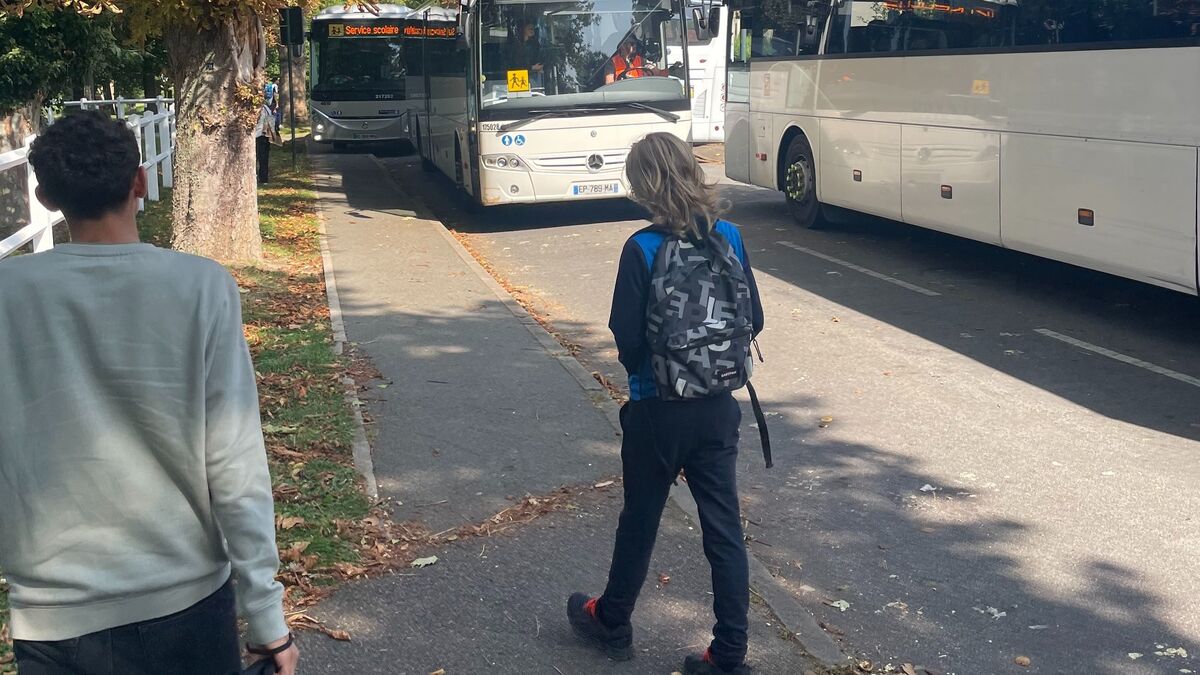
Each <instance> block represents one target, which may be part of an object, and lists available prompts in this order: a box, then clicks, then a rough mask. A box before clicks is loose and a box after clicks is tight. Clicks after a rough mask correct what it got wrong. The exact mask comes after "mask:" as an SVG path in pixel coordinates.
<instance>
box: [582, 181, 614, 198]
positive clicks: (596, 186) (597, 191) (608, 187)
mask: <svg viewBox="0 0 1200 675" xmlns="http://www.w3.org/2000/svg"><path fill="white" fill-rule="evenodd" d="M571 194H576V195H616V194H621V183H620V182H619V181H614V182H612V183H584V184H582V185H572V186H571Z"/></svg>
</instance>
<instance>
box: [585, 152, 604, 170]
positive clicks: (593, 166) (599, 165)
mask: <svg viewBox="0 0 1200 675" xmlns="http://www.w3.org/2000/svg"><path fill="white" fill-rule="evenodd" d="M587 168H588V171H591V172H592V173H596V172H597V171H599V170H600V169H603V168H604V158H603V157H601V156H600V155H589V156H588V158H587Z"/></svg>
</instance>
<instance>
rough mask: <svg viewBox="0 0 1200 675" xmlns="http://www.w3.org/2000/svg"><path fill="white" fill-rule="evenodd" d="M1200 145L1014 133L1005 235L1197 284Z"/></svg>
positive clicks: (1142, 275)
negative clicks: (1199, 165) (1198, 148)
mask: <svg viewBox="0 0 1200 675" xmlns="http://www.w3.org/2000/svg"><path fill="white" fill-rule="evenodd" d="M1196 161H1197V157H1196V148H1194V147H1192V148H1189V147H1182V146H1176V145H1161V144H1152V143H1128V142H1123V141H1098V140H1091V139H1083V138H1064V137H1053V136H1038V135H1033V134H1004V135H1003V137H1002V139H1001V150H1000V184H1001V194H1000V205H1001V211H1000V213H1001V221H1000V225H1001V235H1002V238H1003V240H1004V245H1005V246H1007V247H1009V248H1013V249H1017V250H1021V251H1025V252H1028V253H1034V254H1037V255H1042V256H1046V257H1048V258H1055V259H1057V260H1062V261H1065V262H1069V263H1075V264H1078V265H1083V266H1085V267H1093V268H1095V269H1099V270H1103V271H1105V272H1109V273H1111V274H1119V275H1121V276H1125V277H1130V278H1133V279H1138V280H1140V281H1145V282H1148V283H1152V284H1156V285H1158V286H1164V287H1166V288H1173V289H1175V290H1180V291H1186V292H1190V293H1195V292H1196V204H1197V197H1196V190H1197V182H1196Z"/></svg>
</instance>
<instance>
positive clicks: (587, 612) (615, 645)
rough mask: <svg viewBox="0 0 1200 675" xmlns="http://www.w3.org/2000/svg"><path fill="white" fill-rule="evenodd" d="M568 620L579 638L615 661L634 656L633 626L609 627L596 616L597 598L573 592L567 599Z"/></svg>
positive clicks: (625, 659) (626, 659)
mask: <svg viewBox="0 0 1200 675" xmlns="http://www.w3.org/2000/svg"><path fill="white" fill-rule="evenodd" d="M567 620H569V621H570V622H571V629H572V630H574V631H575V634H576V635H578V636H579V639H581V640H583V641H584V642H587V643H589V644H591V645H593V646H595V647H599V648H600V650H601V651H603V652H604V655H605V656H607V657H608V658H610V659H612V660H613V661H628V660H629V659H632V658H633V627H632V626H628V625H627V626H623V627H621V628H609V627H607V626H605V625H604V624H602V623H600V619H599V618H598V617H597V616H596V598H589V597H588V596H586V595H584V594H583V593H572V594H571V597H570V599H568V600H567Z"/></svg>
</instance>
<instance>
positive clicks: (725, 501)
mask: <svg viewBox="0 0 1200 675" xmlns="http://www.w3.org/2000/svg"><path fill="white" fill-rule="evenodd" d="M741 419H742V412H741V409H740V408H739V407H738V403H737V401H736V400H735V399H734V398H733V396H731V395H729V394H726V395H724V396H718V397H716V398H711V399H697V400H690V401H659V400H653V399H652V400H647V401H633V402H630V403H629V404H628V405H626V406H625V407H624V408H622V409H621V428H622V429H623V430H624V432H625V433H624V438H623V440H622V442H621V466H622V473H623V474H624V482H625V507H624V509H622V511H621V520H620V524H619V525H618V526H617V540H616V545H615V546H614V549H613V559H612V566H611V568H610V569H609V572H608V588H607V589H605V591H604V595H603V596H601V599H600V602H599V603H598V608H597V611H598V613H599V616H600V620H601V621H602V622H603V623H604V624H605V625H607V626H609V627H610V628H620V627H624V626H628V625H629V622H630V616H631V615H632V614H633V607H634V604H636V603H637V598H638V593H639V592H640V591H641V589H642V584H643V583H644V582H645V581H646V573H647V571H649V568H650V554H651V553H652V552H653V551H654V540H655V538H656V537H657V536H658V524H659V520H660V519H661V518H662V512H663V506H664V505H665V504H666V501H667V493H668V492H669V491H670V488H671V482H672V480H673V479H674V478H675V476H676V475H678V473H679V469H680V468H682V469H683V470H684V472H685V473H686V475H687V484H688V487H689V488H690V489H691V491H692V496H693V497H695V499H696V506H697V507H698V510H699V512H700V526H701V529H702V530H703V539H704V555H705V557H707V558H708V563H709V565H710V566H711V567H712V587H713V612H714V613H715V614H716V617H717V623H716V626H714V627H713V641H712V645H711V649H712V656H713V660H714V661H716V664H717V665H718V666H719V667H721V668H722V669H726V670H729V669H732V668H734V667H736V666H739V665H741V664H742V662H743V660H744V659H745V658H746V631H747V628H748V626H747V613H748V612H749V610H750V572H749V567H748V564H747V561H746V544H745V540H744V539H743V537H742V521H741V509H740V508H739V504H738V493H737V443H738V425H739V424H740V423H741Z"/></svg>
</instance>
